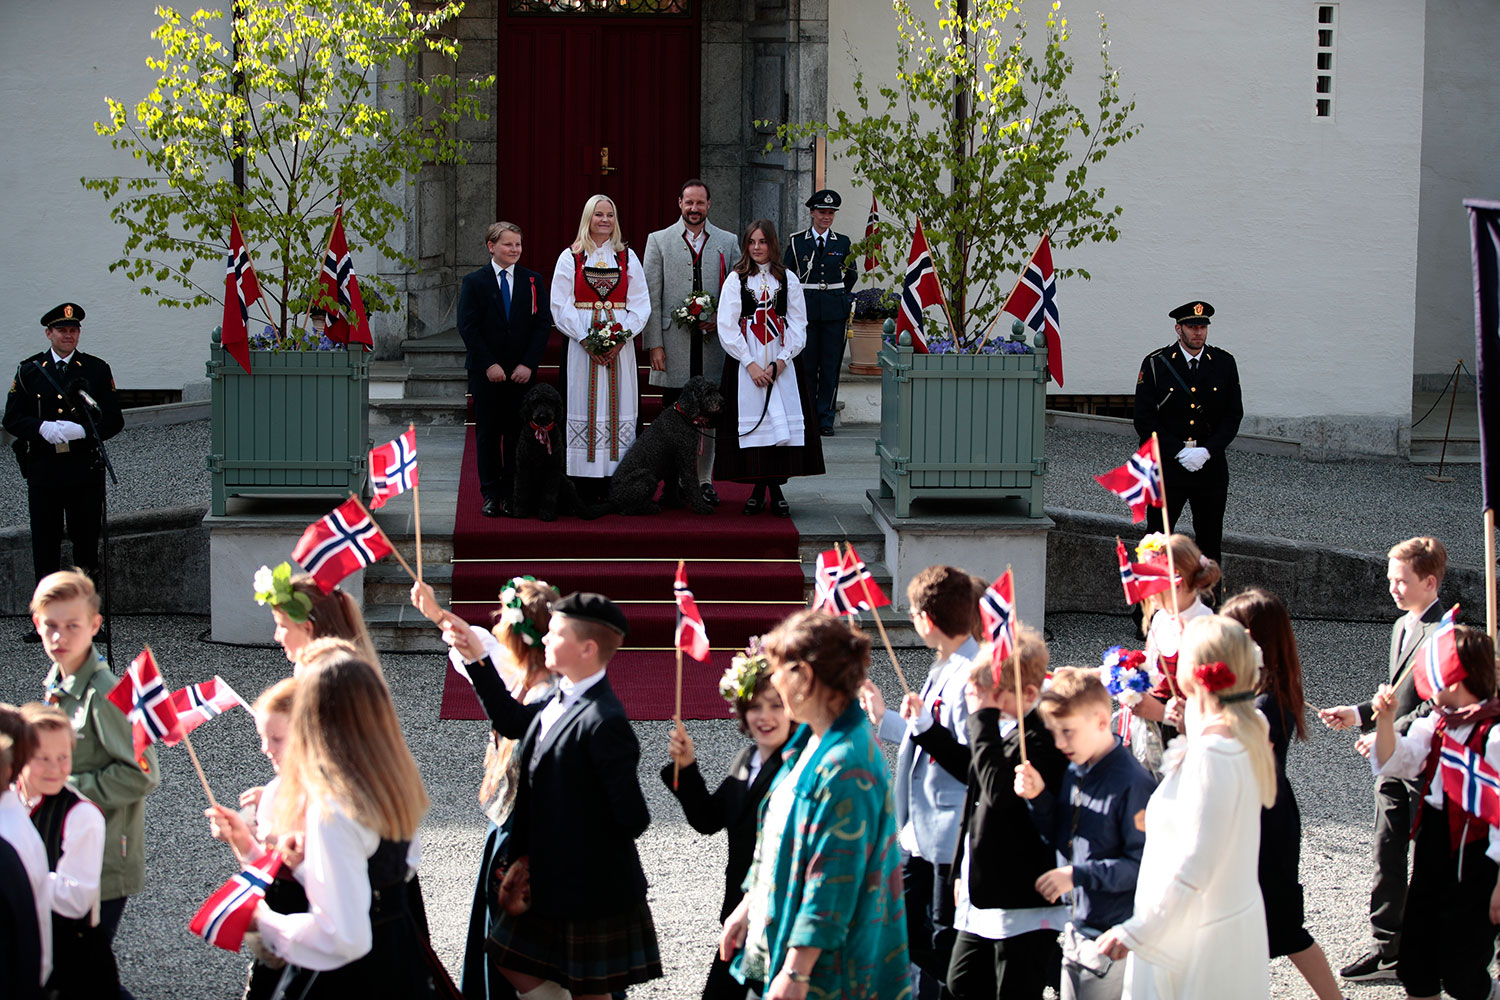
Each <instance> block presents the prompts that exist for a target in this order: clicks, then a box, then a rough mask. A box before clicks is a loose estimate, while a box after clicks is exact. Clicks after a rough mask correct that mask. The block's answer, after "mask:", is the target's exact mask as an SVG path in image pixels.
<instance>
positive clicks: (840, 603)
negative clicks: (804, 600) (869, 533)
mask: <svg viewBox="0 0 1500 1000" xmlns="http://www.w3.org/2000/svg"><path fill="white" fill-rule="evenodd" d="M890 603H891V599H890V598H889V597H887V596H886V595H885V591H883V590H881V589H880V584H878V583H876V582H875V578H874V577H873V576H871V575H870V570H869V568H868V567H867V566H865V563H864V560H863V559H861V558H860V557H859V553H857V552H855V551H854V546H852V545H851V546H849V551H848V553H847V554H846V555H840V554H839V550H838V549H829V550H828V551H827V552H819V553H818V560H817V564H816V568H815V569H814V571H813V605H812V606H813V609H814V610H816V611H826V612H828V613H829V614H831V615H852V614H856V613H858V612H860V611H870V610H872V609H874V608H884V607H888V606H889V605H890Z"/></svg>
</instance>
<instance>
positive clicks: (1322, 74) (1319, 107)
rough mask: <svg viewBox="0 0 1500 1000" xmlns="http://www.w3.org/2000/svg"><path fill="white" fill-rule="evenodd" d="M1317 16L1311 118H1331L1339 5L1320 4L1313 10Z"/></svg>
mask: <svg viewBox="0 0 1500 1000" xmlns="http://www.w3.org/2000/svg"><path fill="white" fill-rule="evenodd" d="M1313 9H1314V10H1316V11H1317V15H1318V44H1317V48H1316V49H1315V50H1314V52H1315V54H1316V58H1317V66H1318V71H1317V73H1316V74H1314V84H1313V117H1314V118H1332V117H1333V40H1334V33H1335V30H1336V28H1337V27H1338V19H1339V5H1338V4H1336V3H1320V4H1317V5H1316V6H1315V7H1314V8H1313Z"/></svg>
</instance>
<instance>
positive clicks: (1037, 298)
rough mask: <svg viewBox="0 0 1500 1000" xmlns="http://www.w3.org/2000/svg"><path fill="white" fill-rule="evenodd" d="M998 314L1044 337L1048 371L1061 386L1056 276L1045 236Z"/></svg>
mask: <svg viewBox="0 0 1500 1000" xmlns="http://www.w3.org/2000/svg"><path fill="white" fill-rule="evenodd" d="M1000 311H1001V312H1004V313H1010V314H1011V315H1012V316H1015V317H1017V318H1018V319H1020V320H1022V321H1023V322H1024V323H1025V324H1026V325H1027V326H1029V327H1031V329H1032V330H1033V331H1034V332H1036V333H1042V334H1044V335H1045V336H1046V338H1047V370H1048V371H1049V372H1051V373H1052V377H1053V378H1054V379H1056V380H1057V384H1058V385H1062V384H1063V375H1062V338H1061V337H1060V336H1059V335H1058V332H1057V275H1056V273H1055V272H1054V271H1053V269H1052V240H1051V237H1050V236H1049V235H1048V234H1047V233H1043V234H1042V241H1041V242H1040V243H1038V244H1037V247H1036V251H1035V252H1034V253H1033V254H1032V255H1031V259H1030V260H1029V261H1027V262H1026V268H1025V270H1023V271H1022V272H1021V279H1020V280H1019V281H1017V282H1016V287H1015V288H1014V289H1012V290H1011V293H1010V298H1008V299H1006V300H1005V305H1003V306H1001V307H1000Z"/></svg>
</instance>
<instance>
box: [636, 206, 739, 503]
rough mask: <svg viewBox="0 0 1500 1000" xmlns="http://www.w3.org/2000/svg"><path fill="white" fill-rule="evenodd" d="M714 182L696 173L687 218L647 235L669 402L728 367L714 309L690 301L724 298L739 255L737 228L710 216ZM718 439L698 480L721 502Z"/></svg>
mask: <svg viewBox="0 0 1500 1000" xmlns="http://www.w3.org/2000/svg"><path fill="white" fill-rule="evenodd" d="M709 206H710V201H709V193H708V185H707V184H706V183H704V182H703V181H701V180H699V179H697V178H696V177H695V178H693V179H692V180H690V181H687V182H685V183H684V184H683V185H682V189H681V191H680V192H679V194H678V196H677V210H678V212H679V213H680V218H678V220H677V221H676V222H674V223H673V224H672V225H670V226H668V227H667V228H666V229H658V230H657V231H656V232H654V233H652V234H651V235H650V236H649V237H647V238H646V257H645V260H644V261H643V262H642V264H641V266H642V267H643V268H644V269H645V271H646V287H647V288H648V289H649V290H650V292H651V321H650V322H649V323H647V324H646V329H645V330H643V331H642V332H641V342H642V344H643V345H644V346H645V348H646V351H647V353H648V355H649V357H650V362H651V376H650V381H651V384H652V385H659V386H661V387H662V390H661V402H662V406H663V407H667V406H671V405H672V404H673V403H675V402H677V397H678V396H680V395H681V394H682V387H683V384H684V383H686V382H687V380H688V379H690V378H692V377H693V376H694V375H707V376H708V377H709V378H717V377H719V374H720V373H721V372H722V371H723V369H724V349H723V348H722V347H720V346H719V337H718V327H717V324H716V323H715V321H714V310H713V309H710V308H707V307H702V306H701V300H700V303H699V305H700V309H701V311H700V312H698V313H693V312H691V306H690V305H689V303H688V300H689V299H690V298H691V297H693V296H695V295H699V294H701V293H705V292H706V293H708V294H709V295H711V296H713V297H714V298H715V299H717V297H718V294H719V291H720V289H721V288H722V287H723V284H724V279H725V278H726V277H727V276H728V274H729V270H730V269H731V268H732V267H734V264H735V261H736V260H738V259H739V253H740V248H739V243H738V241H737V240H736V239H735V235H734V234H733V233H730V232H725V231H724V230H722V229H720V228H719V227H718V226H715V225H714V224H713V223H712V222H709V221H708V211H709ZM713 468H714V439H713V438H712V437H705V438H704V439H703V448H702V450H700V451H699V453H698V482H699V484H700V488H701V489H702V491H703V497H704V499H706V500H707V501H708V502H709V503H711V504H717V503H718V502H719V496H718V494H717V493H715V492H714V487H713Z"/></svg>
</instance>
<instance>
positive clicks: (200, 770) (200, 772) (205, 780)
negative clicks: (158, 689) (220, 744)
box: [146, 642, 219, 809]
mask: <svg viewBox="0 0 1500 1000" xmlns="http://www.w3.org/2000/svg"><path fill="white" fill-rule="evenodd" d="M146 652H148V653H151V662H152V663H155V664H156V676H157V677H159V678H161V686H162V687H163V688H165V689H166V690H168V691H170V690H172V688H171V686H170V685H168V684H167V678H166V677H165V676H164V675H163V674H162V672H161V663H160V661H158V660H157V659H156V653H154V652H152V649H151V644H150V643H149V642H148V643H147V644H146ZM182 742H183V744H184V745H185V746H186V747H187V752H188V756H189V757H191V758H192V759H193V770H195V771H197V772H198V781H199V782H201V783H202V785H203V794H204V795H207V796H208V804H209V805H211V806H213V807H214V808H215V809H217V808H219V803H217V802H215V801H214V793H213V791H212V790H211V789H210V788H209V787H208V776H207V775H205V774H204V773H203V765H202V764H200V763H198V754H197V753H195V752H194V750H193V741H192V740H190V739H188V734H187V732H186V731H184V732H183V734H182Z"/></svg>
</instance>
